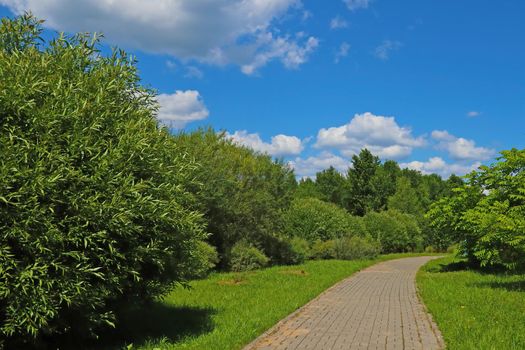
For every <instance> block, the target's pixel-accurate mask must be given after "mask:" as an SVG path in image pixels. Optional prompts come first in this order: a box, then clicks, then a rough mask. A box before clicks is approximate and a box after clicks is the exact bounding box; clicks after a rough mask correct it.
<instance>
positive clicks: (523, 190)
mask: <svg viewBox="0 0 525 350" xmlns="http://www.w3.org/2000/svg"><path fill="white" fill-rule="evenodd" d="M501 154H502V155H501V157H499V158H498V162H496V163H495V164H493V165H491V166H482V167H480V168H479V170H478V171H477V172H472V173H471V174H469V175H468V176H467V177H466V179H467V180H466V183H465V185H464V186H463V187H458V188H456V189H455V190H454V195H453V196H451V197H448V198H444V199H442V200H441V201H439V202H437V203H435V204H434V205H432V207H431V209H430V211H429V212H428V213H427V217H428V218H429V219H430V220H431V224H432V226H433V227H434V228H435V229H437V230H440V231H442V232H444V233H445V234H448V235H449V237H451V238H452V239H453V241H454V242H457V243H459V252H460V253H461V254H462V255H465V256H467V257H468V258H469V260H470V262H472V263H479V264H481V265H482V266H485V265H503V266H505V267H507V268H509V269H512V268H517V267H523V266H525V254H524V252H525V235H524V234H523V233H524V232H525V149H524V150H517V149H512V150H509V151H503V152H501Z"/></svg>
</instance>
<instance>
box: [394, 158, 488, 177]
mask: <svg viewBox="0 0 525 350" xmlns="http://www.w3.org/2000/svg"><path fill="white" fill-rule="evenodd" d="M399 165H400V166H401V168H409V169H413V170H418V171H421V172H422V173H423V174H438V175H441V176H442V177H444V178H448V177H449V176H450V175H451V174H455V175H465V174H467V173H469V172H471V171H472V170H476V169H477V168H478V167H479V166H481V163H480V162H475V163H473V164H460V163H447V162H445V161H444V160H443V159H442V158H440V157H432V158H430V159H429V160H428V161H426V162H420V161H413V162H409V163H401V164H399Z"/></svg>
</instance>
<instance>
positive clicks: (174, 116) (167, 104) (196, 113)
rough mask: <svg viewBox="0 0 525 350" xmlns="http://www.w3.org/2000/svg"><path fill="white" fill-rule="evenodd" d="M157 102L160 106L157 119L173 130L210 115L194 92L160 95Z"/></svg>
mask: <svg viewBox="0 0 525 350" xmlns="http://www.w3.org/2000/svg"><path fill="white" fill-rule="evenodd" d="M157 101H158V102H159V105H160V108H159V113H158V115H157V118H158V119H159V120H160V121H161V122H162V123H164V124H167V125H169V126H171V127H174V128H183V127H184V126H185V125H186V124H187V123H190V122H193V121H196V120H202V119H206V118H207V117H208V115H209V114H210V113H209V111H208V109H207V108H206V106H205V105H204V102H203V101H202V98H201V96H200V94H199V92H198V91H195V90H186V91H181V90H177V91H175V93H173V94H160V95H159V96H158V97H157Z"/></svg>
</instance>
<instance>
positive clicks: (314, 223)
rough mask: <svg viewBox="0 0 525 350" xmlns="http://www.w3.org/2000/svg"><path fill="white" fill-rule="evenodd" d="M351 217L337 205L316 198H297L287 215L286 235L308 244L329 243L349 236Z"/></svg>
mask: <svg viewBox="0 0 525 350" xmlns="http://www.w3.org/2000/svg"><path fill="white" fill-rule="evenodd" d="M351 220H352V219H351V216H350V214H348V212H347V211H346V210H344V209H342V208H340V207H338V206H337V205H335V204H332V203H326V202H323V201H321V200H319V199H315V198H297V199H295V200H294V201H293V202H292V205H291V207H290V209H289V210H288V211H287V213H286V214H285V225H286V233H287V234H288V235H289V236H291V237H301V238H304V239H306V240H307V241H308V242H312V243H313V242H315V241H316V240H321V241H327V240H331V239H334V238H337V237H340V236H343V235H345V234H347V233H348V232H349V231H350V230H351V229H352V228H353V227H352V226H351V222H350V221H351Z"/></svg>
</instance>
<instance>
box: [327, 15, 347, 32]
mask: <svg viewBox="0 0 525 350" xmlns="http://www.w3.org/2000/svg"><path fill="white" fill-rule="evenodd" d="M347 27H348V22H347V21H345V20H344V19H342V18H341V17H339V16H335V17H334V18H332V20H331V21H330V29H341V28H347Z"/></svg>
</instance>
